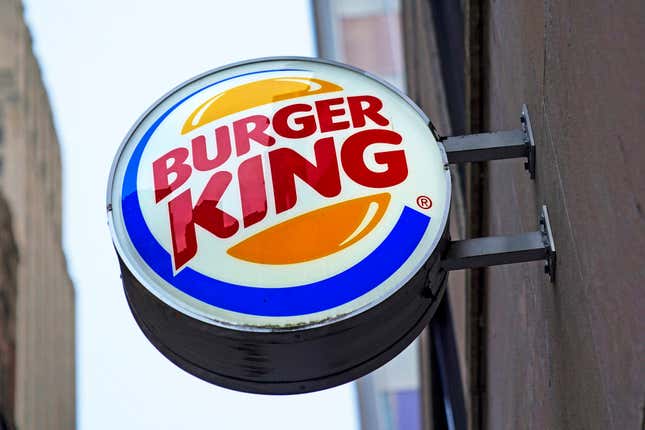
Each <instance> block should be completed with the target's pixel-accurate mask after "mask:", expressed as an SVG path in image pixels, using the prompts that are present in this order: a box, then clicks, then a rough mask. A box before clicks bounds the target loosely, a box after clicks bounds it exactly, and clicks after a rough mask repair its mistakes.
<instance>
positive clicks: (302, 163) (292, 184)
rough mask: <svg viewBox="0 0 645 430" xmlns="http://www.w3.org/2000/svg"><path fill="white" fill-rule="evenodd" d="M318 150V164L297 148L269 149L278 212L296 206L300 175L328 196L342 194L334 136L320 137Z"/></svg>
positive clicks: (315, 145)
mask: <svg viewBox="0 0 645 430" xmlns="http://www.w3.org/2000/svg"><path fill="white" fill-rule="evenodd" d="M314 153H315V157H316V164H315V165H314V164H312V163H310V162H309V161H308V160H307V159H305V158H304V157H302V156H301V155H300V154H298V153H297V152H296V151H294V150H293V149H289V148H279V149H276V150H273V151H271V152H270V153H269V163H270V165H271V178H272V180H273V194H274V198H275V208H276V213H280V212H284V211H286V210H287V209H291V208H292V207H294V206H295V204H296V200H297V195H296V181H295V177H296V176H298V177H299V178H300V179H302V180H303V181H305V183H307V184H308V185H309V186H311V187H312V188H313V189H314V190H316V191H317V192H318V193H320V194H321V195H323V196H325V197H334V196H337V195H338V194H340V174H339V172H338V162H337V160H336V151H335V148H334V139H333V138H332V137H325V138H322V139H320V140H318V141H317V142H316V143H315V144H314Z"/></svg>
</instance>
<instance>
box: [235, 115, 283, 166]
mask: <svg viewBox="0 0 645 430" xmlns="http://www.w3.org/2000/svg"><path fill="white" fill-rule="evenodd" d="M249 125H251V129H249ZM268 127H269V118H268V117H266V116H264V115H252V116H250V117H248V118H242V119H238V120H237V121H235V122H233V133H234V134H235V150H236V151H237V155H238V157H239V156H241V155H244V154H246V153H247V152H249V151H250V150H251V140H254V141H256V142H257V143H259V144H262V145H264V146H271V145H273V144H274V143H275V138H274V137H273V136H269V135H268V134H266V133H265V132H264V131H265V130H266V129H267V128H268Z"/></svg>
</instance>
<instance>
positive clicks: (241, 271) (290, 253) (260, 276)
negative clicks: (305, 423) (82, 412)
mask: <svg viewBox="0 0 645 430" xmlns="http://www.w3.org/2000/svg"><path fill="white" fill-rule="evenodd" d="M446 165H447V161H446V155H445V152H444V150H443V147H442V146H441V144H439V143H438V142H437V139H436V137H435V136H434V135H433V133H432V131H431V129H430V128H429V124H428V120H427V118H425V116H424V115H423V114H422V113H421V112H420V111H419V110H418V108H416V107H415V106H414V105H413V104H412V103H411V102H410V101H409V100H408V99H407V98H405V97H404V96H402V95H401V94H400V93H398V92H397V91H396V90H394V89H392V88H391V87H389V86H388V85H386V84H384V83H383V82H381V81H380V80H378V79H375V78H373V77H371V76H369V75H367V74H366V73H364V72H361V71H357V70H355V69H352V68H349V67H347V66H343V65H339V64H335V63H329V62H323V61H320V60H313V59H304V58H274V59H264V60H255V61H250V62H245V63H240V64H236V65H232V66H229V67H225V68H222V69H218V70H215V71H213V72H209V73H206V74H204V75H202V76H199V77H197V78H195V79H192V80H190V81H189V82H187V83H185V84H183V85H181V86H179V87H178V88H176V89H174V90H173V91H172V92H171V93H169V94H168V95H166V96H165V97H163V98H162V99H161V100H159V101H158V102H157V103H156V104H155V105H154V106H153V107H151V108H150V110H149V111H148V112H147V113H146V114H144V115H143V116H142V117H141V119H140V120H139V121H138V122H137V124H136V125H135V126H134V127H133V129H132V130H131V132H130V133H129V135H128V136H127V138H126V140H125V142H124V144H123V145H122V147H121V149H120V150H119V153H118V154H117V157H116V160H115V163H114V166H113V172H112V175H111V178H110V184H109V191H108V217H109V222H110V228H111V230H112V235H113V240H114V243H115V246H116V249H117V252H118V255H119V258H120V261H121V263H122V268H123V270H124V285H125V288H126V294H127V296H128V300H129V302H130V305H131V306H132V308H133V313H134V315H135V317H136V318H137V321H138V322H139V324H140V325H141V326H142V329H143V331H144V332H145V333H146V335H147V336H148V337H149V338H150V340H151V341H152V342H153V343H154V344H155V345H156V346H157V347H158V348H159V349H160V350H161V351H162V352H164V354H166V355H167V356H169V358H170V359H171V360H173V361H174V362H176V363H177V364H179V365H180V366H182V367H183V368H185V369H187V370H188V371H190V372H191V373H194V374H197V375H198V376H200V377H202V378H204V379H207V380H211V381H213V382H216V383H219V384H221V385H225V386H230V387H233V388H238V389H244V390H247V391H258V392H299V391H309V390H312V389H319V388H324V387H325V386H329V385H333V384H335V383H339V382H345V381H344V380H343V378H340V379H338V378H336V379H338V381H339V382H333V383H331V382H329V383H325V382H320V381H321V380H324V379H325V378H326V376H327V375H326V373H328V374H331V373H333V372H336V373H338V371H339V369H331V367H333V366H335V365H337V364H338V362H339V360H336V363H335V362H334V361H333V360H334V357H333V356H334V354H337V353H338V352H333V353H329V354H328V352H329V351H327V350H319V351H312V352H311V353H312V354H317V355H316V356H318V357H324V356H326V355H328V356H329V359H330V360H329V362H328V363H325V360H320V359H319V360H318V361H320V363H318V364H316V366H318V368H317V369H315V370H311V371H310V374H308V373H307V372H305V371H303V370H302V369H293V371H292V373H293V375H291V376H293V378H292V379H293V381H300V382H299V385H298V384H296V383H295V382H293V383H291V382H289V379H290V377H289V376H290V375H289V374H288V370H287V369H285V368H286V367H287V366H291V367H293V364H289V363H287V362H284V361H282V362H281V361H279V360H278V361H272V360H273V359H274V358H275V357H272V356H271V353H270V352H267V350H266V348H264V347H263V346H262V345H265V344H271V345H273V344H275V343H276V342H277V343H280V344H283V348H282V350H280V352H279V353H278V355H280V354H283V353H286V354H289V353H292V354H302V351H300V350H299V349H298V348H301V349H311V348H316V347H318V348H322V346H314V344H311V343H310V344H308V343H307V339H309V338H310V337H311V336H313V337H314V338H316V339H318V340H320V339H321V336H322V338H326V339H327V342H329V348H332V346H333V344H334V335H333V331H334V329H339V330H340V331H341V332H343V333H344V334H343V336H347V334H349V333H350V332H351V330H350V329H349V328H350V327H355V328H356V329H359V328H360V327H362V329H363V330H365V329H368V330H371V331H376V332H378V331H379V330H380V327H381V326H382V327H383V329H384V330H385V329H387V327H386V326H387V324H393V323H388V321H387V319H388V318H390V319H396V318H392V316H391V315H390V316H388V315H387V314H385V313H383V312H385V311H389V312H392V311H393V310H394V309H393V308H391V307H392V306H393V304H394V303H395V302H397V300H400V299H395V296H397V295H398V297H402V296H403V295H405V294H408V295H411V294H413V293H412V291H414V294H422V295H423V294H425V293H424V289H426V288H430V287H428V285H429V284H431V283H432V281H433V279H430V278H431V277H432V276H434V277H435V278H436V279H435V280H434V281H435V284H437V285H439V284H442V283H443V281H442V279H443V277H445V276H443V275H445V274H443V275H442V274H441V273H439V272H440V271H439V270H438V269H437V270H435V272H436V273H434V272H432V270H434V268H435V266H437V267H438V265H436V264H434V263H435V262H436V261H437V260H438V253H439V248H440V242H441V239H442V238H443V239H445V237H446V235H445V231H446V220H447V216H448V209H449V205H450V176H449V171H448V170H447V168H446ZM431 272H432V273H434V274H433V275H432V276H431V275H430V273H431ZM420 273H421V274H422V275H424V276H421V275H419V274H420ZM420 277H422V278H424V279H423V280H422V281H419V280H418V279H416V278H420ZM440 278H441V279H440ZM421 283H423V284H424V286H421ZM406 291H407V292H406ZM442 291H443V290H442V288H441V292H442ZM435 293H436V292H432V293H431V294H429V295H428V294H425V296H424V297H429V298H428V300H427V301H426V302H424V304H423V306H422V307H421V308H422V309H421V308H420V309H417V310H416V311H414V312H412V311H411V312H412V314H413V315H409V316H405V311H404V310H403V309H401V310H400V311H401V315H402V316H405V319H406V322H402V321H398V322H397V323H396V324H397V327H399V329H401V330H404V332H407V331H409V330H412V328H414V330H416V331H418V330H417V326H418V325H419V321H420V318H421V319H424V318H425V320H426V322H427V319H428V318H429V317H430V316H431V312H430V308H431V307H432V305H434V304H435V303H436V300H433V299H432V298H433V297H434V296H435V295H436V294H435ZM410 297H411V296H410ZM138 300H141V302H139V301H138ZM141 307H143V308H145V309H140V308H141ZM416 307H418V306H416ZM152 308H154V309H156V310H151V309H152ZM415 309H416V308H415ZM148 312H149V314H148ZM159 313H162V314H164V315H166V314H168V313H170V314H172V315H176V316H177V319H176V321H175V322H174V323H173V322H172V321H168V318H167V315H166V316H163V317H161V316H159V315H158V314H159ZM147 318H152V319H153V320H154V321H148V320H147ZM371 318H375V319H376V320H375V321H370V319H371ZM407 318H410V320H409V321H408V320H407ZM158 319H159V320H161V321H162V322H161V323H160V322H159V321H158ZM363 320H365V321H364V322H363V323H361V322H360V321H363ZM378 320H383V321H382V322H380V323H379V322H378ZM413 320H414V321H413ZM153 322H154V323H153ZM184 323H185V324H187V326H186V327H188V326H190V327H193V330H195V331H194V332H193V331H191V328H186V327H184V329H185V330H186V331H184V332H183V333H184V334H185V335H186V336H185V337H186V338H189V337H190V336H191V335H194V336H196V337H195V339H202V340H203V339H205V337H208V338H209V340H208V342H209V343H210V344H211V347H212V348H214V346H213V345H217V344H218V342H220V341H221V342H224V343H225V344H226V345H228V346H230V347H231V348H235V346H236V345H237V346H239V345H241V344H243V343H244V342H246V344H247V345H254V346H252V347H251V349H254V348H257V351H256V352H257V353H260V354H264V356H262V359H261V360H260V361H262V360H264V361H265V362H267V363H270V364H267V369H265V370H266V371H264V372H263V373H262V375H261V377H254V376H253V372H250V373H249V374H248V375H247V374H245V373H244V369H245V367H244V366H243V363H246V361H245V360H247V359H249V356H248V355H247V356H244V355H243V354H242V355H240V356H239V357H237V358H236V356H235V353H233V354H232V355H231V358H230V360H231V363H228V364H223V365H218V364H212V365H207V364H200V363H197V362H198V361H200V357H201V358H203V362H204V363H208V357H207V356H208V355H209V352H208V351H207V349H208V348H207V347H205V348H206V349H203V350H199V346H198V345H197V346H196V343H199V342H192V343H191V342H190V341H186V344H187V345H188V344H190V345H188V346H184V345H182V344H181V340H178V339H177V338H178V337H181V336H176V335H174V334H172V333H171V332H172V331H173V330H175V329H177V330H179V327H180V326H181V324H184ZM364 323H367V324H369V325H371V327H369V326H368V325H367V324H366V325H364V326H363V324H364ZM165 324H170V325H167V326H166V328H162V326H164V325H165ZM406 325H410V327H407V328H405V329H404V327H403V326H406ZM325 327H327V333H328V335H323V334H322V333H323V332H322V331H321V330H323V329H324V328H325ZM341 329H342V330H341ZM390 329H392V328H390ZM348 330H349V331H348ZM406 330H407V331H406ZM191 333H192V334H191ZM205 333H207V334H205ZM316 333H317V334H316ZM358 334H359V333H358V332H354V335H358ZM382 334H384V333H382ZM401 334H403V332H402V333H401ZM167 336H170V337H169V338H167ZM398 337H400V336H398ZM408 337H409V336H408ZM232 338H236V339H239V343H238V342H237V341H232V340H231V339H232ZM412 338H413V337H412ZM288 339H291V340H292V341H289V340H288ZM342 339H345V340H343V342H346V341H347V339H346V338H344V337H342ZM411 340H412V339H409V340H406V342H409V341H411ZM336 341H337V342H341V337H337V338H336ZM389 342H390V343H391V344H396V345H398V350H400V349H401V348H402V347H403V346H404V345H403V343H406V342H403V341H401V340H400V339H390V340H389ZM377 343H378V347H377V348H380V349H381V350H382V349H383V347H382V346H381V345H380V343H379V342H377ZM171 344H172V345H171ZM323 344H324V342H323ZM222 345H223V344H222ZM220 346H221V345H220ZM339 346H340V344H339V345H336V346H333V347H334V348H338V347H339ZM195 348H197V349H195ZM187 349H188V350H190V351H188V350H187ZM348 349H349V350H351V348H348ZM395 349H397V348H395ZM389 350H390V353H389V355H392V353H393V349H392V348H389ZM398 350H397V351H396V352H398ZM220 352H221V348H220ZM225 354H226V352H224V355H225ZM355 354H356V353H355ZM365 354H367V355H371V356H372V357H375V356H381V355H383V351H377V350H373V351H365ZM193 355H194V356H193ZM358 355H361V354H360V353H358ZM386 355H387V354H386ZM189 356H190V357H189ZM220 357H221V354H220ZM302 358H306V357H302ZM240 360H241V361H240ZM276 360H277V358H276ZM354 360H358V362H360V361H361V360H362V361H363V362H365V361H366V359H365V358H362V359H361V358H360V357H358V356H356V357H355V358H351V357H344V358H342V360H340V361H342V362H344V363H345V364H346V365H347V366H348V369H349V368H356V366H357V365H358V362H357V363H354V364H352V363H351V362H352V361H354ZM196 361H197V362H196ZM215 361H217V360H215ZM367 361H374V360H373V358H371V359H367ZM377 361H378V360H376V361H374V363H376V362H377ZM185 362H189V363H190V364H185ZM193 365H196V366H197V367H199V368H200V369H202V371H196V370H194V369H192V367H191V366H193ZM229 365H230V366H229ZM227 366H228V367H230V368H228V367H227ZM303 366H305V367H306V366H307V365H303ZM316 366H314V367H316ZM330 366H331V367H330ZM238 367H239V369H238ZM247 367H248V366H247ZM283 367H285V368H283ZM359 367H360V368H361V369H367V370H369V367H370V366H365V365H361V366H359ZM372 367H373V365H372ZM231 369H233V370H231ZM276 369H277V370H276ZM256 370H257V369H256ZM272 371H273V372H274V375H275V381H273V380H272V379H271V372H272ZM362 371H363V373H364V371H365V370H362ZM227 372H228V373H227ZM280 372H283V373H280ZM285 372H286V373H285ZM340 372H341V373H343V370H342V369H340ZM210 373H213V374H215V375H216V376H213V377H210V376H209V374H210ZM296 374H297V376H296ZM229 378H231V379H233V380H235V381H240V380H241V381H243V382H239V383H238V382H234V383H227V381H228V379H229ZM263 378H264V379H266V380H264V379H263ZM298 378H299V379H298ZM314 379H316V380H318V381H319V382H318V383H317V384H313V385H309V384H307V383H306V382H304V383H303V382H302V381H307V380H314ZM345 379H347V378H345ZM287 382H289V384H290V385H289V384H286V383H287ZM272 383H273V384H277V385H274V386H276V387H279V386H280V385H281V383H282V385H283V386H284V387H286V386H289V387H292V388H289V389H287V388H279V389H275V390H274V389H271V388H266V387H267V386H270V384H272ZM285 384H286V385H285ZM294 384H295V385H294ZM296 385H297V387H300V388H293V387H296Z"/></svg>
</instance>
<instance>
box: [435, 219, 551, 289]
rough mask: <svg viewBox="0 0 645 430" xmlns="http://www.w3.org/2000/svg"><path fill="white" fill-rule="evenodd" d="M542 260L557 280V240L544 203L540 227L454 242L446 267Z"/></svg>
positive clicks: (545, 269)
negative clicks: (532, 229) (509, 233)
mask: <svg viewBox="0 0 645 430" xmlns="http://www.w3.org/2000/svg"><path fill="white" fill-rule="evenodd" d="M539 260H545V265H544V272H545V273H546V274H548V275H549V276H550V278H551V282H555V270H556V252H555V242H554V241H553V233H552V231H551V223H550V222H549V212H548V211H547V208H546V206H542V211H541V213H540V229H539V230H537V231H532V232H530V233H522V234H516V235H509V236H491V237H480V238H476V239H465V240H456V241H452V242H450V245H449V247H448V251H447V253H446V255H445V258H444V259H443V261H442V267H443V268H444V269H445V270H459V269H472V268H475V267H487V266H496V265H500V264H512V263H522V262H526V261H539Z"/></svg>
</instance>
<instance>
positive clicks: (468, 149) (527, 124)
mask: <svg viewBox="0 0 645 430" xmlns="http://www.w3.org/2000/svg"><path fill="white" fill-rule="evenodd" d="M520 123H521V127H520V128H518V129H515V130H508V131H497V132H494V133H480V134H467V135H465V136H451V137H445V138H443V139H442V140H441V142H442V143H443V145H444V148H445V149H446V155H447V156H448V162H449V163H467V162H476V161H490V160H503V159H506V158H526V162H525V163H524V168H525V169H526V170H528V171H529V174H530V175H531V179H535V140H534V139H533V129H532V128H531V119H530V118H529V111H528V108H527V107H526V105H522V114H521V116H520Z"/></svg>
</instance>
